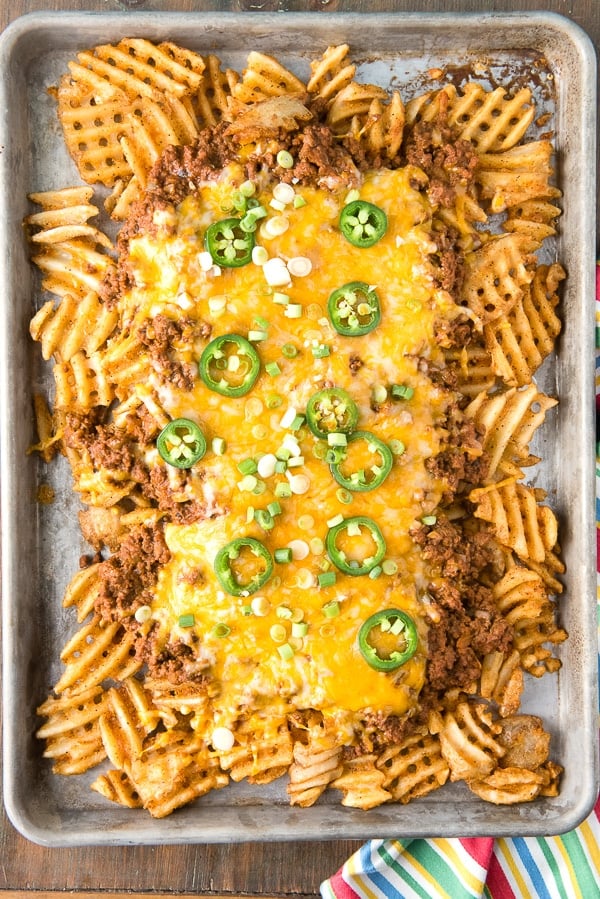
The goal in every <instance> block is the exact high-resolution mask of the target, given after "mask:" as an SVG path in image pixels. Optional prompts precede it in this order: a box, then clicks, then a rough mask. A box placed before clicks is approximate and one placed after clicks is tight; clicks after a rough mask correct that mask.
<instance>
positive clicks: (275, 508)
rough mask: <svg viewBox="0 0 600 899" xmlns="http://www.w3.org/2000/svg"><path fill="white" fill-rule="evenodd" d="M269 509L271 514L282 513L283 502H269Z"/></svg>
mask: <svg viewBox="0 0 600 899" xmlns="http://www.w3.org/2000/svg"><path fill="white" fill-rule="evenodd" d="M267 511H268V512H269V514H270V515H273V516H275V515H281V503H278V502H277V501H274V502H272V503H269V505H268V506H267Z"/></svg>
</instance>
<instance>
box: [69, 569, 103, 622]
mask: <svg viewBox="0 0 600 899" xmlns="http://www.w3.org/2000/svg"><path fill="white" fill-rule="evenodd" d="M100 564H101V563H100V562H95V563H94V564H93V565H88V567H87V568H82V569H81V571H78V572H77V574H75V575H74V576H73V577H72V578H71V580H70V581H69V584H68V586H67V589H66V590H65V595H64V597H63V606H64V608H65V609H70V608H75V609H76V610H77V621H78V622H80V623H81V622H82V621H85V619H86V618H87V617H88V615H91V613H92V612H93V611H94V603H95V602H96V599H97V598H98V594H99V590H100V582H99V578H98V573H99V570H100Z"/></svg>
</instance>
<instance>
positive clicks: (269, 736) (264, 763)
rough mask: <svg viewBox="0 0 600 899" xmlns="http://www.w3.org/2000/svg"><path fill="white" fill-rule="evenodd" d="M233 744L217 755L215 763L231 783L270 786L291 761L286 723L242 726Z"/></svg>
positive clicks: (256, 722) (290, 741) (290, 746)
mask: <svg viewBox="0 0 600 899" xmlns="http://www.w3.org/2000/svg"><path fill="white" fill-rule="evenodd" d="M236 740H237V741H238V742H237V745H235V746H234V747H233V748H232V749H231V750H230V751H229V752H228V751H225V752H220V753H219V760H220V763H221V767H222V769H223V770H224V771H227V772H228V773H229V776H230V777H231V779H232V780H235V781H239V780H243V779H244V778H246V779H247V780H248V782H249V783H270V782H271V781H272V780H275V779H276V778H278V777H281V776H282V774H285V773H286V771H287V770H288V769H289V767H290V765H291V764H292V761H293V745H292V738H291V735H290V733H289V730H288V727H287V723H285V722H282V723H280V724H279V725H278V726H273V723H271V724H270V725H269V727H268V728H265V727H264V725H263V726H261V724H260V722H258V721H255V722H254V724H253V723H252V722H251V723H250V725H249V724H248V722H246V723H245V725H244V726H243V727H240V728H238V730H237V732H236Z"/></svg>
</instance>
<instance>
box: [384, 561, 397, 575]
mask: <svg viewBox="0 0 600 899" xmlns="http://www.w3.org/2000/svg"><path fill="white" fill-rule="evenodd" d="M381 568H382V570H383V573H384V574H396V572H397V571H398V563H397V562H394V560H393V559H385V560H384V561H383V562H382V563H381Z"/></svg>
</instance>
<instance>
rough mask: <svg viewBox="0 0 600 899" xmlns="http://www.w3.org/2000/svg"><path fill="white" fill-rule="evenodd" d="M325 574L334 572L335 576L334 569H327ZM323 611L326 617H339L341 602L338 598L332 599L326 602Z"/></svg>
mask: <svg viewBox="0 0 600 899" xmlns="http://www.w3.org/2000/svg"><path fill="white" fill-rule="evenodd" d="M325 574H326V575H328V574H333V575H334V576H335V572H334V571H326V572H325ZM320 576H321V575H320ZM321 586H322V585H321ZM322 612H323V614H324V615H325V617H326V618H337V616H338V615H339V614H340V604H339V602H338V601H337V599H332V600H331V602H326V603H325V605H324V606H323V608H322Z"/></svg>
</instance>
